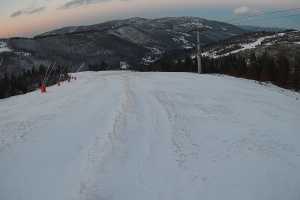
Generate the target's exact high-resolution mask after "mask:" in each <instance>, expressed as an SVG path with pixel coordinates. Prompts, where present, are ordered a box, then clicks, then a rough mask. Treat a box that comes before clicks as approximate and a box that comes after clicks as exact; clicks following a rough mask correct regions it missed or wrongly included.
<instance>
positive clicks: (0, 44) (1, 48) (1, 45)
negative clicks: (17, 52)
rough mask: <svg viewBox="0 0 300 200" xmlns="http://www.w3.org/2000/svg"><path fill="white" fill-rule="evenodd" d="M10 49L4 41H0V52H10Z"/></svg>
mask: <svg viewBox="0 0 300 200" xmlns="http://www.w3.org/2000/svg"><path fill="white" fill-rule="evenodd" d="M10 51H12V50H11V49H10V48H8V47H7V44H6V42H4V41H0V53H2V52H10Z"/></svg>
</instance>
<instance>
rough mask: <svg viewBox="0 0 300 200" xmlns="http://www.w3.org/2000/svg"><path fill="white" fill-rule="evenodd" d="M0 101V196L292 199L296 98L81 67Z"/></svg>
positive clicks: (220, 79) (297, 147)
mask: <svg viewBox="0 0 300 200" xmlns="http://www.w3.org/2000/svg"><path fill="white" fill-rule="evenodd" d="M76 76H77V77H78V80H77V81H73V82H72V83H64V84H63V85H62V86H60V87H58V86H53V87H50V88H48V93H46V94H44V95H42V94H40V93H39V92H38V91H36V92H32V93H29V94H26V95H22V96H16V97H11V98H8V99H4V100H0V199H1V200H121V199H122V200H135V199H136V200H154V199H155V200H159V199H160V200H184V199H185V200H199V199H203V200H217V199H222V200H283V199H284V200H299V199H300V190H299V188H300V131H299V130H300V95H299V94H296V93H293V92H290V91H287V90H283V89H279V88H277V87H275V86H268V85H260V84H258V83H255V82H254V81H249V80H243V79H237V78H232V77H227V76H216V75H198V74H190V73H134V72H99V73H92V72H85V73H80V74H77V75H76Z"/></svg>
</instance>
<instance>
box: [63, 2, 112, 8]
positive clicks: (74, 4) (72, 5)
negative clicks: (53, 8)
mask: <svg viewBox="0 0 300 200" xmlns="http://www.w3.org/2000/svg"><path fill="white" fill-rule="evenodd" d="M107 1H111V0H71V1H68V2H66V3H65V4H64V5H62V6H61V7H59V8H58V9H69V8H76V7H79V6H83V5H89V4H94V3H100V2H107Z"/></svg>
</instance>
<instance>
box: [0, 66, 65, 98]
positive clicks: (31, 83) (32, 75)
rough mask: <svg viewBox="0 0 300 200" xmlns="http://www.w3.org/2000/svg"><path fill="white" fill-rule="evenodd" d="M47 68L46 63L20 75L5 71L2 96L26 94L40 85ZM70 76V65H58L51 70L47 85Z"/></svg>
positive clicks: (0, 89) (1, 87) (2, 81)
mask: <svg viewBox="0 0 300 200" xmlns="http://www.w3.org/2000/svg"><path fill="white" fill-rule="evenodd" d="M46 70H47V68H46V67H45V66H44V65H40V66H39V67H33V68H32V69H31V70H23V71H22V72H21V73H19V74H18V75H15V74H11V75H9V74H8V73H4V76H3V77H2V78H1V79H0V98H7V97H10V96H14V95H19V94H25V93H27V92H31V91H34V90H36V89H37V88H39V87H40V85H41V83H42V81H43V79H44V77H45V74H46ZM67 78H68V67H64V66H57V67H55V69H54V70H53V71H52V72H51V74H50V76H49V78H48V80H47V85H53V84H56V83H57V81H58V80H59V79H61V80H66V79H67Z"/></svg>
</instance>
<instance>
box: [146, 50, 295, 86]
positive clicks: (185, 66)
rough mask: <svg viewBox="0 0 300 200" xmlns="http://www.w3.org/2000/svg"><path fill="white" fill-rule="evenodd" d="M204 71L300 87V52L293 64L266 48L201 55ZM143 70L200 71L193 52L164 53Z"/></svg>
mask: <svg viewBox="0 0 300 200" xmlns="http://www.w3.org/2000/svg"><path fill="white" fill-rule="evenodd" d="M202 68H203V73H207V74H212V73H214V74H226V75H230V76H235V77H241V78H246V79H251V80H256V81H260V82H271V83H273V84H275V85H277V86H280V87H283V88H289V89H294V90H297V91H299V90H300V55H299V56H297V57H296V58H295V61H294V62H293V64H292V63H291V61H290V60H289V59H288V57H287V56H286V55H285V54H284V53H280V54H279V55H277V56H271V55H269V54H268V53H267V52H265V53H263V54H261V55H256V54H255V53H254V52H252V53H251V54H250V55H248V56H245V55H239V54H236V55H229V56H226V57H220V58H214V59H213V58H209V57H202ZM142 71H164V72H195V73H196V72H197V62H196V59H191V57H190V56H186V57H185V58H180V59H174V58H172V57H169V56H168V57H165V58H162V59H161V60H159V61H157V62H155V63H153V64H152V65H150V66H147V67H146V68H145V69H144V70H142Z"/></svg>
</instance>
